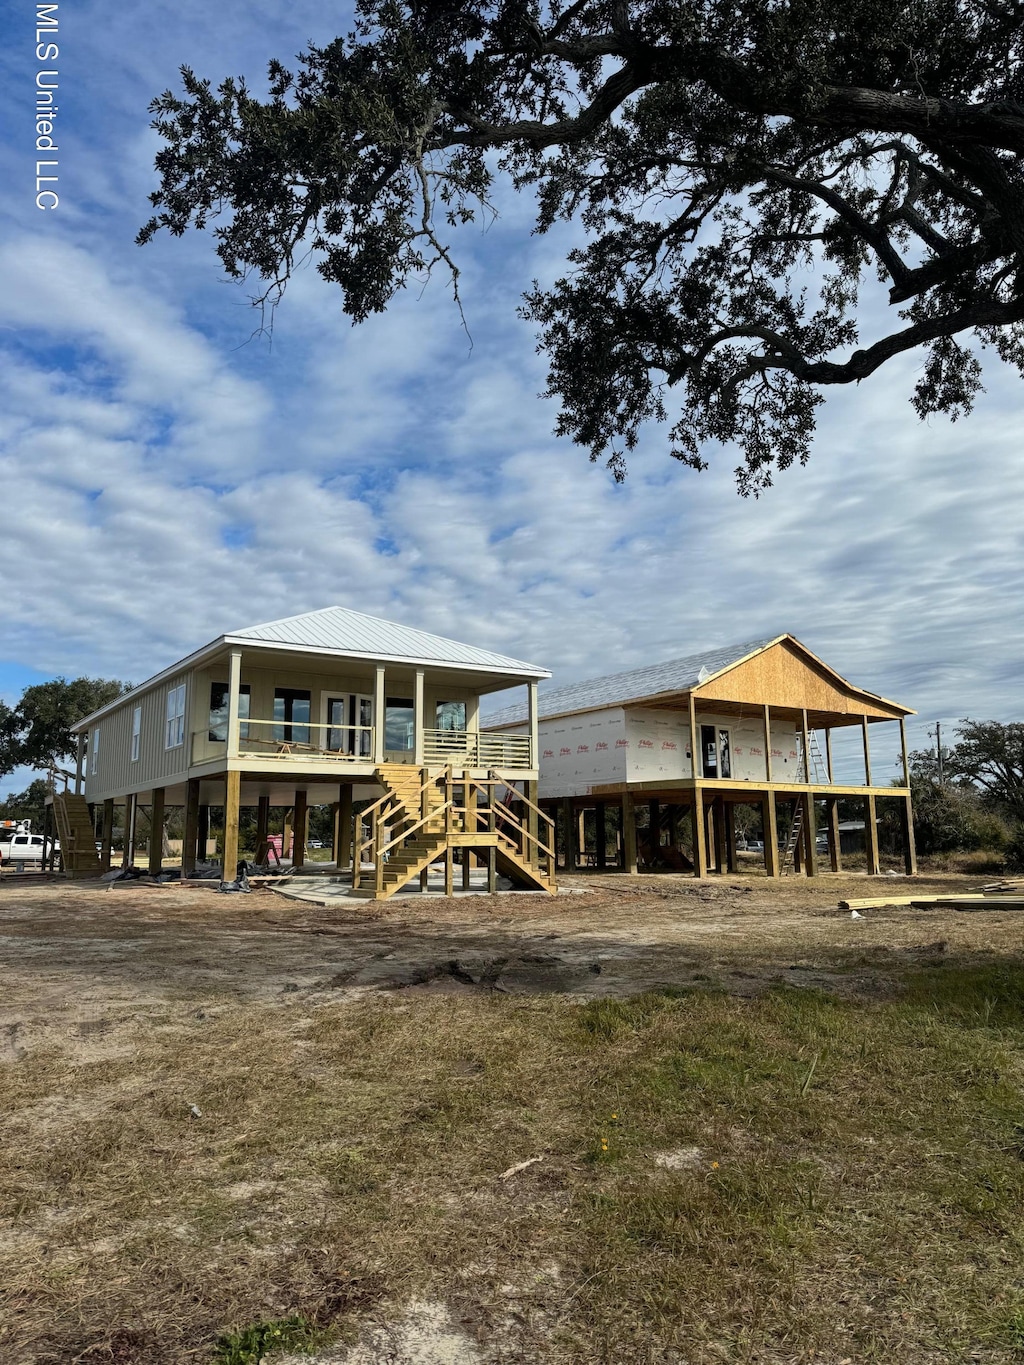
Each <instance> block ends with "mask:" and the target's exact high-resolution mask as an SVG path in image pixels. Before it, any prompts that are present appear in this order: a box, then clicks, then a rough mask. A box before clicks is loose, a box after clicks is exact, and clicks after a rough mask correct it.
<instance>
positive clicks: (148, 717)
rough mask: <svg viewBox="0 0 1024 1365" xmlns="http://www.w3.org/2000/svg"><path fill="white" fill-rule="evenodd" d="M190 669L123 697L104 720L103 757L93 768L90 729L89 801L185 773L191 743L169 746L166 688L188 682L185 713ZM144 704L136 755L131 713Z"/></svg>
mask: <svg viewBox="0 0 1024 1365" xmlns="http://www.w3.org/2000/svg"><path fill="white" fill-rule="evenodd" d="M188 681H189V680H188V675H187V674H184V673H183V674H181V675H180V676H178V677H176V678H171V679H169V680H168V681H167V682H166V683H163V684H162V685H161V686H159V687H156V688H153V689H152V690H151V691H148V692H137V693H135V692H129V694H128V696H127V697H125V699H124V701H123V702H122V703H121V704H120V705H119V706H117V707H115V708H114V710H113V711H108V713H107V714H106V715H105V716H104V717H103V718H102V719H101V720H100V722H99V724H98V725H97V726H96V727H95V728H96V729H98V730H99V735H100V749H99V761H98V763H97V764H96V767H95V771H94V770H93V762H92V746H93V733H92V732H90V734H89V743H88V747H87V750H86V756H87V757H86V778H85V794H86V796H87V797H88V799H89V800H90V801H105V800H106V799H107V798H108V797H111V796H114V797H116V796H123V795H124V794H125V793H126V792H130V791H151V790H152V789H153V788H154V787H165V786H167V785H168V784H169V783H171V782H178V781H181V779H182V778H183V777H184V776H185V771H186V768H187V766H188V743H187V738H188V737H187V735H186V743H185V744H183V745H181V746H180V747H177V748H174V749H168V748H167V746H166V732H167V730H166V717H167V694H168V692H169V691H170V690H171V689H172V688H174V687H177V686H178V684H179V683H185V684H186V693H185V705H186V718H187V715H188V709H187V708H188V701H189V693H190V692H191V690H192V689H191V687H189V686H188ZM136 706H141V708H142V729H141V731H140V734H139V757H138V758H137V759H134V760H133V759H132V757H131V749H132V713H133V712H134V710H135V707H136Z"/></svg>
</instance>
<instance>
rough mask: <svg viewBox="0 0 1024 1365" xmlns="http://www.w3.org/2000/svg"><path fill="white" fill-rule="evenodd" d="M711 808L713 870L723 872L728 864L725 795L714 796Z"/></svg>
mask: <svg viewBox="0 0 1024 1365" xmlns="http://www.w3.org/2000/svg"><path fill="white" fill-rule="evenodd" d="M711 810H712V812H713V815H712V818H713V820H714V825H715V871H716V872H724V871H725V870H726V868H727V867H728V866H729V835H728V831H727V830H726V828H725V797H723V796H716V797H715V799H714V801H713V802H712V803H711ZM730 871H731V869H730Z"/></svg>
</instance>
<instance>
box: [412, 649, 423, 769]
mask: <svg viewBox="0 0 1024 1365" xmlns="http://www.w3.org/2000/svg"><path fill="white" fill-rule="evenodd" d="M423 719H424V703H423V669H422V668H417V670H416V687H415V690H414V691H413V694H412V746H413V753H412V760H413V762H414V763H415V764H416V766H417V768H422V767H423Z"/></svg>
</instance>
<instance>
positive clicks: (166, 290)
mask: <svg viewBox="0 0 1024 1365" xmlns="http://www.w3.org/2000/svg"><path fill="white" fill-rule="evenodd" d="M339 14H340V17H339ZM57 17H58V20H59V34H58V37H57V38H56V39H55V40H54V41H56V42H57V43H58V45H59V48H60V53H59V58H58V59H57V60H54V61H52V62H47V63H40V62H39V61H37V59H36V56H35V50H34V49H35V34H34V26H35V7H34V5H30V4H28V3H24V0H22V2H21V3H19V4H17V5H15V4H8V3H0V24H2V30H0V31H2V32H3V34H4V38H5V41H4V43H3V44H2V45H0V48H2V51H0V92H2V93H0V223H2V230H0V352H2V354H0V388H2V394H0V490H2V494H0V509H2V514H3V523H2V530H0V583H2V585H3V588H2V596H0V602H2V608H0V697H2V698H3V699H5V700H7V701H13V700H16V698H17V697H18V695H20V692H21V691H22V689H23V688H24V687H26V686H27V685H29V684H30V683H32V682H37V681H41V680H43V679H46V678H50V677H53V676H56V675H58V674H60V675H64V676H67V677H74V676H77V675H80V674H89V675H92V676H105V677H117V678H122V679H126V680H129V681H132V682H138V681H141V680H142V679H144V678H146V677H147V676H149V675H151V674H152V673H154V672H156V671H158V670H159V669H161V668H163V667H164V666H166V665H168V664H170V663H172V662H173V661H174V660H175V659H177V658H179V657H181V656H182V655H184V654H186V653H188V652H189V651H191V650H192V649H194V648H196V647H198V646H199V645H201V644H204V643H205V642H207V641H208V640H210V639H212V638H214V637H216V636H217V635H220V634H222V633H223V632H225V631H229V630H232V629H237V628H240V627H244V626H248V625H252V624H256V623H258V622H261V621H268V620H273V619H275V618H278V617H281V616H286V615H291V614H295V613H298V612H303V611H309V610H314V609H316V608H318V607H323V606H328V605H333V604H339V605H342V606H348V607H353V608H355V609H357V610H360V611H365V612H369V613H371V614H374V615H379V616H384V617H387V618H389V619H392V620H397V621H401V622H406V623H408V624H412V625H416V626H419V627H422V628H424V629H427V630H431V631H435V632H437V633H439V634H442V635H448V636H452V637H454V638H455V639H460V640H464V641H466V642H469V643H472V644H478V645H481V646H483V647H485V648H489V649H495V650H498V651H500V652H502V653H505V654H511V655H513V656H516V657H519V658H523V659H527V660H530V661H532V662H536V663H539V664H541V665H543V666H544V667H546V668H549V669H550V670H551V671H552V673H553V675H554V678H553V685H558V684H564V683H567V682H571V681H574V680H577V679H580V678H585V677H590V676H597V675H600V674H603V673H611V672H618V671H621V670H623V669H626V668H629V667H632V666H637V665H642V664H647V663H653V662H656V661H659V660H663V659H669V658H673V657H678V656H681V655H685V654H689V653H693V652H695V651H697V650H700V649H703V648H712V647H716V646H720V645H727V644H730V643H734V642H739V641H744V640H749V639H754V638H760V637H764V636H766V635H773V634H777V633H782V632H784V631H789V632H791V633H792V634H794V635H796V636H797V637H798V638H799V639H801V640H802V641H803V642H804V643H805V644H807V645H808V646H809V647H810V648H811V649H812V650H813V651H814V652H815V653H816V654H818V655H819V656H820V657H822V658H824V659H825V660H826V661H827V662H828V663H830V664H831V665H832V666H833V667H835V668H836V669H838V670H839V671H840V672H841V673H843V674H844V675H845V676H847V677H849V678H850V679H851V680H852V681H853V682H855V683H857V684H858V685H860V686H862V687H865V688H868V689H869V690H872V691H876V692H880V693H882V694H883V695H885V696H887V697H891V698H894V699H896V700H898V701H900V702H902V703H904V704H905V705H907V706H910V707H913V708H915V710H916V711H917V712H918V713H919V715H918V719H917V720H915V721H913V722H912V723H911V726H910V737H911V743H912V745H913V746H914V747H924V746H925V745H927V744H928V743H929V742H930V741H929V739H928V730H929V729H930V728H931V727H933V726H934V722H935V721H936V720H937V719H939V720H942V721H943V722H945V723H947V724H948V725H950V726H952V725H953V724H955V722H956V721H957V719H959V718H960V717H964V716H972V717H976V718H994V719H1000V720H1010V719H1020V718H1021V703H1020V687H1019V679H1020V678H1021V675H1022V671H1024V626H1022V615H1021V612H1020V609H1019V600H1020V586H1021V564H1022V549H1024V516H1022V515H1021V506H1022V494H1024V461H1022V459H1021V443H1022V438H1021V431H1020V421H1019V413H1020V408H1021V401H1022V398H1024V388H1022V385H1021V381H1020V379H1019V377H1016V376H1015V375H1014V373H1013V372H1011V371H1009V370H1007V369H1006V368H1005V367H1003V366H1002V365H1001V363H1000V362H999V361H998V360H997V359H995V358H994V357H986V358H985V362H984V363H985V384H986V392H985V393H984V394H983V395H981V397H980V399H979V401H978V404H977V407H976V410H975V412H974V414H973V416H971V417H970V418H969V419H967V420H962V421H960V422H959V423H956V424H951V423H950V422H948V421H947V420H946V419H944V418H943V419H938V418H937V419H932V420H931V421H930V422H928V423H926V424H923V423H921V422H920V421H919V420H918V419H917V417H916V415H915V414H914V412H913V409H912V408H911V406H910V403H909V401H908V397H909V394H910V392H911V390H912V388H913V383H914V378H915V375H916V373H917V371H918V369H919V368H920V363H921V362H920V357H917V356H910V357H905V358H903V359H902V360H900V361H899V362H897V363H895V364H892V365H890V366H889V367H887V368H886V369H885V370H883V371H882V372H881V373H880V374H878V375H877V376H876V377H875V378H873V379H872V380H871V381H869V382H867V383H865V384H863V385H861V386H859V387H858V388H846V389H843V390H842V391H839V392H836V393H834V394H831V395H829V397H828V401H827V403H826V405H825V407H824V409H823V410H822V411H821V416H820V422H819V431H818V436H817V440H816V444H815V448H814V452H813V455H812V459H811V461H810V463H809V465H808V466H807V467H806V468H805V469H799V468H797V469H791V470H789V471H787V472H786V473H784V474H782V475H780V476H779V477H778V478H777V479H776V482H775V486H774V487H773V488H772V489H771V490H769V491H768V492H767V493H766V494H765V495H764V496H762V497H761V498H760V499H758V500H756V501H754V500H743V499H741V498H740V497H739V496H738V495H737V493H736V489H735V483H734V479H733V469H734V467H735V465H736V463H737V462H738V458H737V456H736V454H735V453H733V452H730V451H729V450H718V451H714V452H711V468H710V470H709V471H708V472H706V473H696V472H694V471H691V470H688V469H684V468H683V467H681V466H680V465H678V464H677V463H676V462H675V461H673V460H672V459H671V458H670V457H669V455H668V453H667V449H668V443H667V439H666V437H665V434H664V432H663V431H659V430H657V429H652V430H651V431H650V432H649V433H648V434H647V438H646V439H645V441H644V442H643V445H642V448H641V449H640V450H639V451H637V452H636V453H635V454H634V455H633V457H632V458H631V460H630V472H629V476H628V478H627V480H626V482H625V484H624V485H621V486H619V485H616V484H615V483H614V481H613V480H612V478H611V476H610V475H609V474H608V472H607V471H606V470H605V469H603V468H601V467H600V466H596V465H592V464H591V463H590V462H589V461H588V458H587V455H586V453H585V452H584V451H581V450H580V449H578V448H576V447H574V446H573V445H572V444H571V443H570V442H569V441H567V440H564V439H556V438H555V437H554V436H553V435H552V428H553V426H554V423H555V420H556V416H557V410H556V407H555V405H554V404H553V403H552V402H551V401H550V400H545V399H543V398H541V397H539V396H538V395H539V393H540V391H541V390H542V388H543V387H544V378H545V372H544V364H543V358H542V357H539V356H537V354H536V353H535V339H534V336H533V334H532V330H531V328H530V325H529V324H528V323H526V322H523V321H521V320H520V319H518V318H517V316H516V307H517V303H518V301H519V297H520V295H521V293H522V291H523V290H524V289H526V288H528V287H529V285H530V283H531V281H532V280H533V279H534V278H535V277H536V278H538V279H540V280H541V281H542V282H543V281H550V280H553V279H554V278H555V276H556V274H557V273H558V272H559V271H560V269H561V268H562V266H563V263H564V255H565V251H566V249H567V248H568V246H569V245H570V244H571V243H572V242H573V241H574V240H578V239H579V231H578V229H576V228H575V227H572V226H565V227H560V228H559V229H558V230H557V231H556V232H554V233H552V234H549V235H548V236H546V237H538V236H536V235H534V234H533V233H532V232H531V227H532V221H533V220H532V208H533V206H532V203H531V201H530V200H529V199H528V198H518V199H517V198H516V197H515V196H513V195H512V194H511V193H504V194H502V195H501V196H500V200H499V207H500V209H501V213H500V216H499V218H498V220H497V221H496V222H494V223H492V224H489V225H487V226H486V228H485V227H483V226H477V227H473V228H470V229H466V230H464V231H461V232H460V233H459V234H458V238H457V240H456V247H457V254H458V258H459V264H460V267H461V269H462V272H463V277H462V282H461V292H462V296H463V300H464V306H465V311H466V320H467V324H468V329H469V332H470V334H471V337H472V344H470V341H469V338H467V334H466V331H465V330H464V329H463V327H462V324H461V321H460V318H459V316H458V314H457V312H456V310H455V309H454V307H453V306H452V303H451V299H450V296H449V295H448V293H447V292H446V289H445V286H444V283H443V281H441V280H440V279H435V280H434V281H432V282H430V283H429V284H428V285H427V286H426V287H425V288H423V289H410V290H407V291H406V292H405V293H404V294H403V295H402V296H401V297H400V298H399V299H398V300H397V301H396V303H395V304H394V305H393V306H392V307H391V308H390V309H389V311H388V312H387V313H386V314H385V315H382V316H380V317H376V318H373V319H372V320H371V321H369V322H368V323H365V324H363V325H361V326H360V327H358V328H353V327H352V326H351V325H350V323H349V321H348V319H346V318H345V316H344V315H343V313H342V311H341V301H340V295H339V294H338V293H337V292H336V291H335V290H333V289H332V288H331V287H330V286H327V285H325V284H323V283H322V281H320V279H319V277H318V276H316V274H315V272H314V271H313V270H310V269H307V270H304V271H301V272H299V274H298V275H297V276H296V278H295V279H294V280H293V281H292V283H291V285H290V287H289V290H288V293H287V296H286V298H285V301H284V303H283V304H282V306H281V308H280V309H279V311H278V313H277V317H276V320H275V325H274V331H273V336H272V338H268V337H266V336H258V335H254V329H255V327H256V324H257V317H256V314H255V313H254V312H253V310H252V308H251V307H250V304H249V297H248V292H247V290H246V288H245V287H244V286H238V285H235V284H232V283H229V282H228V281H226V280H225V279H224V278H223V276H222V274H221V273H220V271H219V269H218V264H219V263H218V261H217V258H216V257H215V255H214V253H213V244H212V240H211V238H210V237H209V236H208V235H207V234H200V233H191V234H189V235H187V236H186V237H185V238H183V239H179V240H173V239H170V238H169V237H167V236H166V235H161V236H159V237H158V238H157V239H156V240H155V241H154V242H153V243H152V244H150V245H148V246H146V247H144V248H140V247H137V246H136V245H134V237H135V234H136V232H137V231H138V228H139V227H140V225H141V224H142V223H143V222H144V221H145V219H146V218H147V217H148V212H149V205H148V202H147V195H148V193H149V192H150V191H151V190H152V189H153V188H154V187H155V173H154V171H153V169H152V163H153V156H154V154H155V152H156V150H157V148H158V145H159V143H158V139H157V137H156V135H155V134H154V133H153V132H152V131H151V130H150V129H149V126H148V125H149V115H148V113H147V105H148V102H149V100H150V99H151V98H152V97H153V96H154V95H156V94H158V93H159V92H160V91H162V90H164V89H165V88H167V87H168V86H174V85H176V83H177V68H178V66H179V65H180V64H182V63H187V64H189V65H190V66H192V67H193V68H194V69H195V70H196V71H197V72H198V73H199V74H200V75H204V76H209V77H211V78H213V79H214V81H215V82H216V81H217V80H219V79H220V78H221V77H223V76H224V75H227V74H245V75H246V76H247V77H249V79H250V83H251V84H252V85H254V86H256V87H258V86H259V82H260V79H261V77H262V74H263V72H264V71H265V66H266V62H267V60H268V59H269V58H270V57H281V58H284V59H285V60H286V63H287V62H289V61H292V60H293V59H294V54H296V53H297V52H299V51H300V50H301V49H302V47H303V46H304V45H305V43H306V41H307V40H326V39H328V38H330V37H333V36H335V33H336V32H337V31H341V30H344V29H346V28H347V22H346V19H345V15H344V12H343V11H337V10H334V9H333V8H332V7H328V8H327V9H325V7H323V6H320V5H313V4H311V3H308V0H293V2H292V3H291V4H289V5H287V6H285V5H275V4H272V3H269V0H257V3H252V0H249V3H245V4H242V3H240V0H222V3H221V4H220V5H217V6H208V5H200V4H198V3H195V0H177V2H176V3H174V4H170V3H165V2H164V0H151V2H150V3H147V4H146V5H145V6H127V7H126V6H121V7H116V6H109V5H101V4H98V3H95V2H93V3H90V2H89V0H79V3H77V4H76V5H74V6H70V5H67V6H65V5H60V6H59V8H58V10H57ZM40 69H47V70H56V71H57V72H58V76H57V78H56V79H57V84H58V96H59V103H58V110H59V112H58V115H57V120H56V121H57V122H58V124H59V136H58V137H57V138H56V139H55V140H56V141H57V142H58V147H59V150H58V152H56V153H51V154H48V155H52V156H56V157H57V160H58V170H57V174H58V182H57V186H56V188H57V190H58V193H59V201H60V202H59V205H58V207H57V208H55V209H51V210H48V211H44V210H41V209H39V208H37V207H36V203H35V185H34V176H35V164H34V163H35V161H36V159H37V155H40V156H41V155H44V154H37V152H36V150H35V147H34V128H33V123H32V113H33V104H34V83H35V80H36V73H37V71H39V70H40ZM44 173H45V172H44ZM25 776H26V775H25V774H13V775H10V776H9V777H8V778H7V779H4V780H3V782H0V787H3V788H4V789H5V790H10V789H17V788H18V785H19V783H21V785H24V784H23V783H22V782H21V779H22V778H23V777H25Z"/></svg>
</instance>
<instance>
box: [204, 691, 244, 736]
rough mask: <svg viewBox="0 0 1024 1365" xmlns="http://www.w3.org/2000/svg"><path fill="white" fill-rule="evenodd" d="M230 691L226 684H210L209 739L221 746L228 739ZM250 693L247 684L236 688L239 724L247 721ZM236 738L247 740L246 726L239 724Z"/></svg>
mask: <svg viewBox="0 0 1024 1365" xmlns="http://www.w3.org/2000/svg"><path fill="white" fill-rule="evenodd" d="M230 691H231V689H230V687H229V686H228V684H227V683H222V682H215V683H211V684H210V738H211V739H212V740H219V741H220V743H221V744H224V743H226V742H227V737H228V695H229V693H230ZM250 691H251V689H250V687H249V684H248V683H242V684H241V685H240V686H239V688H238V717H239V722H242V721H246V720H248V719H249V697H250ZM238 738H239V739H248V738H249V727H248V725H243V724H241V723H239V726H238Z"/></svg>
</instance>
